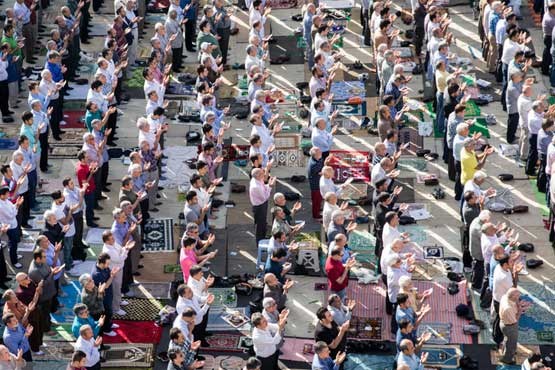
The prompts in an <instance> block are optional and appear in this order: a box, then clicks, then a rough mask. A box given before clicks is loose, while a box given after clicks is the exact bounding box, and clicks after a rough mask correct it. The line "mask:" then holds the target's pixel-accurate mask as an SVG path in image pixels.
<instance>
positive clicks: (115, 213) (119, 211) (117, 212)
mask: <svg viewBox="0 0 555 370" xmlns="http://www.w3.org/2000/svg"><path fill="white" fill-rule="evenodd" d="M122 213H123V209H121V208H114V210H113V211H112V216H113V217H114V218H117V217H119V216H120V215H121V214H122Z"/></svg>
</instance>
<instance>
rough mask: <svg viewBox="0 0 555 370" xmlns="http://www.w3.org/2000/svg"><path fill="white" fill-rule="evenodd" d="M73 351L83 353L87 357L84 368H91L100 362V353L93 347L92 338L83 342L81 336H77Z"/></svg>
mask: <svg viewBox="0 0 555 370" xmlns="http://www.w3.org/2000/svg"><path fill="white" fill-rule="evenodd" d="M75 349H76V350H80V351H83V352H85V354H86V355H87V364H86V365H85V366H86V367H93V366H94V365H96V364H97V363H98V362H99V361H100V352H99V351H98V347H97V346H95V343H94V338H91V339H89V340H85V339H83V337H82V336H79V338H77V341H76V342H75Z"/></svg>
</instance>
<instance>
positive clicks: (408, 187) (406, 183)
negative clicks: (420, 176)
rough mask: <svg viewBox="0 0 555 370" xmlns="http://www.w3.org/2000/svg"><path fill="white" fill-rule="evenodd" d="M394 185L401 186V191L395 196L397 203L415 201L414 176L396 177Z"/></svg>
mask: <svg viewBox="0 0 555 370" xmlns="http://www.w3.org/2000/svg"><path fill="white" fill-rule="evenodd" d="M395 185H399V186H402V187H403V191H402V192H401V194H399V197H398V198H397V202H398V204H401V203H414V202H415V194H414V178H402V179H396V180H395Z"/></svg>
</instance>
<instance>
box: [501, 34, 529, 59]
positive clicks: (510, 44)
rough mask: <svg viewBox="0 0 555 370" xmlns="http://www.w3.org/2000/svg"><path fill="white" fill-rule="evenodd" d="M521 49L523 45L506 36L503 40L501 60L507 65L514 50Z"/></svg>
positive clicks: (513, 55) (512, 57) (514, 53)
mask: <svg viewBox="0 0 555 370" xmlns="http://www.w3.org/2000/svg"><path fill="white" fill-rule="evenodd" d="M523 49H524V46H523V45H521V44H519V43H518V42H514V41H513V40H511V39H509V38H507V39H506V40H505V41H504V42H503V54H502V55H501V61H502V62H503V63H505V64H507V65H508V64H509V63H511V62H512V61H513V59H514V58H515V55H516V52H517V51H519V50H523Z"/></svg>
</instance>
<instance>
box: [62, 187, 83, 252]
mask: <svg viewBox="0 0 555 370" xmlns="http://www.w3.org/2000/svg"><path fill="white" fill-rule="evenodd" d="M62 185H63V187H64V192H63V196H64V198H65V201H66V204H67V205H68V206H69V207H70V208H71V209H72V216H73V225H74V227H75V235H74V237H73V248H72V249H71V256H72V257H73V258H74V259H76V260H81V261H84V260H85V259H86V258H87V252H85V248H88V246H87V245H85V243H83V202H84V200H85V191H86V190H87V186H88V185H84V186H83V188H79V187H77V186H75V183H74V182H73V179H72V178H70V177H66V178H65V179H63V180H62Z"/></svg>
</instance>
